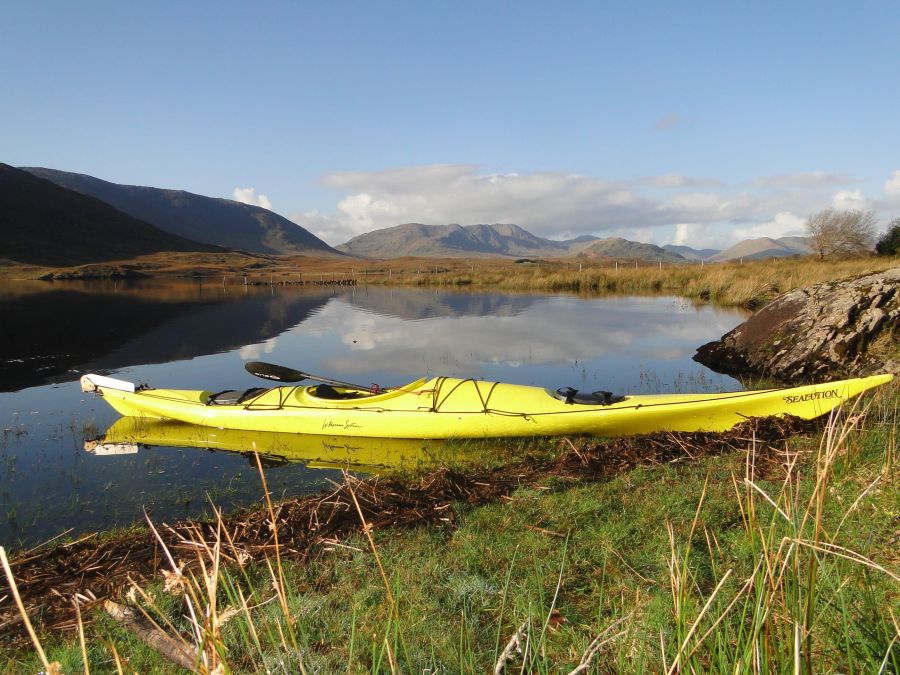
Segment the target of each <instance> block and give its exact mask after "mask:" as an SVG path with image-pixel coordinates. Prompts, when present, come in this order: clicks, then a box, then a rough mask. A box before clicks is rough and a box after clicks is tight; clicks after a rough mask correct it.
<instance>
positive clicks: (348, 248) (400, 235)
mask: <svg viewBox="0 0 900 675" xmlns="http://www.w3.org/2000/svg"><path fill="white" fill-rule="evenodd" d="M337 249H338V250H339V251H343V252H344V253H349V254H351V255H356V256H361V257H364V258H396V257H400V256H417V257H443V258H458V257H477V256H512V257H526V256H564V255H566V254H567V252H568V247H567V245H566V244H565V243H563V242H558V241H551V240H549V239H543V238H542V237H537V236H535V235H533V234H531V233H530V232H527V231H526V230H523V229H522V228H521V227H519V226H518V225H506V224H497V225H466V226H463V225H422V224H421V223H406V224H405V225H397V226H395V227H388V228H385V229H382V230H375V231H374V232H367V233H366V234H361V235H359V236H358V237H354V238H353V239H351V240H350V241H348V242H346V243H344V244H341V245H340V246H338V247H337Z"/></svg>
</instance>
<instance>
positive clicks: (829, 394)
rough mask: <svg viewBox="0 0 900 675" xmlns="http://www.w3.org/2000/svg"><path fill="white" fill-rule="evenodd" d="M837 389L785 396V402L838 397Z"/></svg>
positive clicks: (804, 401) (803, 401)
mask: <svg viewBox="0 0 900 675" xmlns="http://www.w3.org/2000/svg"><path fill="white" fill-rule="evenodd" d="M840 397H841V396H840V394H839V393H838V390H837V389H828V390H826V391H814V392H811V393H809V394H801V395H800V396H785V397H784V402H785V403H806V402H807V401H822V400H825V399H831V398H840Z"/></svg>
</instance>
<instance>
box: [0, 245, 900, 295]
mask: <svg viewBox="0 0 900 675" xmlns="http://www.w3.org/2000/svg"><path fill="white" fill-rule="evenodd" d="M898 265H900V259H898V258H896V257H894V258H886V257H866V258H858V259H850V260H826V261H820V260H817V259H815V258H778V259H771V258H769V259H766V260H756V261H746V262H744V263H740V262H731V263H720V264H715V265H700V264H682V265H673V264H664V265H662V266H661V267H660V266H659V265H657V264H653V263H649V264H648V263H638V264H635V263H634V262H633V261H622V262H617V261H614V260H608V259H593V258H592V259H584V260H578V259H574V258H564V259H563V258H561V259H555V260H541V261H533V262H517V261H516V260H514V259H512V258H474V259H465V258H442V259H435V258H398V259H392V260H362V259H353V258H346V257H330V258H314V257H302V256H294V257H277V256H268V257H266V256H248V255H245V254H239V253H226V254H165V255H164V254H157V255H153V256H145V257H143V258H139V259H136V260H133V261H119V262H112V263H103V264H95V265H83V266H80V267H75V268H66V269H56V270H53V269H50V268H26V267H24V266H17V265H13V266H6V267H2V266H0V278H10V279H12V278H19V279H36V278H38V277H40V276H42V275H44V274H55V275H57V277H58V278H62V279H96V278H105V277H108V276H110V275H116V274H117V275H128V274H139V275H142V276H146V277H189V278H199V279H207V280H208V281H209V282H210V283H217V284H226V285H228V286H231V287H234V286H238V285H240V284H242V283H244V280H245V278H246V280H247V281H248V283H250V284H254V285H259V284H274V285H279V284H292V285H293V284H307V285H318V284H329V283H353V284H357V285H369V284H371V285H386V286H420V287H433V288H452V289H478V290H490V289H499V290H504V291H519V292H528V291H534V292H569V293H590V294H598V293H618V294H622V293H629V294H652V293H665V294H671V295H680V296H682V297H686V298H696V299H698V300H704V301H711V302H715V303H718V304H722V305H732V306H742V307H749V308H753V307H758V306H760V305H761V304H763V303H765V302H768V301H769V300H771V299H773V298H774V297H775V296H777V295H778V294H779V293H783V292H785V291H789V290H792V289H794V288H802V287H804V286H808V285H811V284H816V283H821V282H824V281H832V280H837V279H844V278H848V277H856V276H861V275H864V274H869V273H872V272H877V271H881V270H885V269H888V268H891V267H897V266H898Z"/></svg>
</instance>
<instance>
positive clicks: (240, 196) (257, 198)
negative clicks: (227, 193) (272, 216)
mask: <svg viewBox="0 0 900 675" xmlns="http://www.w3.org/2000/svg"><path fill="white" fill-rule="evenodd" d="M231 196H232V199H234V201H236V202H241V203H242V204H250V205H251V206H261V207H263V208H264V209H269V210H270V211H271V210H272V202H270V201H269V198H268V197H267V196H266V195H257V194H256V188H252V187H248V188H234V192H232V193H231Z"/></svg>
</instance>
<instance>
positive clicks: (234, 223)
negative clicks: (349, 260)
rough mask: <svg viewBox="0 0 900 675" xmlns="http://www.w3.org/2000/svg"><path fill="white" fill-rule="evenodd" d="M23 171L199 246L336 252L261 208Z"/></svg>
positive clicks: (67, 175)
mask: <svg viewBox="0 0 900 675" xmlns="http://www.w3.org/2000/svg"><path fill="white" fill-rule="evenodd" d="M23 170H25V171H28V172H30V173H32V174H34V175H35V176H38V177H40V178H45V179H47V180H50V181H53V182H54V183H56V184H57V185H59V186H61V187H64V188H68V189H69V190H74V191H76V192H80V193H82V194H85V195H88V196H90V197H94V198H96V199H99V200H101V201H104V202H106V203H107V204H110V205H112V206H114V207H115V208H117V209H119V210H120V211H122V212H124V213H127V214H128V215H130V216H133V217H134V218H138V219H140V220H143V221H146V222H148V223H150V224H151V225H154V226H156V227H158V228H159V229H160V230H163V231H164V232H169V233H171V234H176V235H178V236H181V237H185V238H187V239H191V240H194V241H199V242H204V243H207V244H213V245H216V246H223V247H225V248H230V249H235V250H239V251H247V252H250V253H262V254H296V253H336V251H335V250H334V249H333V248H331V247H330V246H329V245H328V244H326V243H325V242H324V241H322V240H321V239H319V238H318V237H316V236H315V235H313V234H311V233H310V232H308V231H307V230H305V229H303V228H302V227H300V226H299V225H297V224H296V223H293V222H291V221H290V220H288V219H287V218H283V217H282V216H279V215H278V214H277V213H273V212H271V211H269V210H267V209H264V208H261V207H259V206H251V205H249V204H242V203H240V202H235V201H232V200H230V199H217V198H213V197H204V196H202V195H196V194H193V193H191V192H185V191H183V190H163V189H160V188H153V187H142V186H137V185H120V184H118V183H110V182H108V181H105V180H100V179H99V178H94V177H93V176H87V175H84V174H78V173H69V172H66V171H57V170H55V169H45V168H39V167H23Z"/></svg>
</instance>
